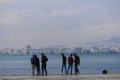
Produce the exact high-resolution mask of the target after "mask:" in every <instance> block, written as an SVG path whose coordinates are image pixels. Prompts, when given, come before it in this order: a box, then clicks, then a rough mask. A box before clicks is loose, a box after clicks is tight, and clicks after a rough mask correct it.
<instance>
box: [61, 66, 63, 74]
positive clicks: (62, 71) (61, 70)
mask: <svg viewBox="0 0 120 80" xmlns="http://www.w3.org/2000/svg"><path fill="white" fill-rule="evenodd" d="M61 73H62V74H63V64H62V67H61Z"/></svg>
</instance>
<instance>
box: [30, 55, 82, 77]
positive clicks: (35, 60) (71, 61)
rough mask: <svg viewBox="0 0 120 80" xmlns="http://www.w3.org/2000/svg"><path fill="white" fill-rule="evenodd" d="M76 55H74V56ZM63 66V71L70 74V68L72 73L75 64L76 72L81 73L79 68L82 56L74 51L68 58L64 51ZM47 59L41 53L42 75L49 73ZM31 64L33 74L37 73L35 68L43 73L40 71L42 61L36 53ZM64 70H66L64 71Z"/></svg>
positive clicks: (38, 72)
mask: <svg viewBox="0 0 120 80" xmlns="http://www.w3.org/2000/svg"><path fill="white" fill-rule="evenodd" d="M73 55H74V57H73ZM61 56H62V68H61V73H62V74H63V73H65V74H68V73H69V70H70V74H72V69H73V64H74V67H75V74H79V69H78V65H80V57H79V56H78V55H77V54H76V53H74V54H70V56H69V57H68V59H67V58H66V56H65V55H64V54H63V53H62V54H61ZM67 60H68V68H67V67H66V66H67ZM47 61H48V58H47V57H46V56H45V55H44V54H43V53H41V69H42V75H44V72H45V75H47V69H46V66H47ZM31 65H32V75H34V74H35V69H36V71H37V75H41V71H40V61H39V58H38V57H37V56H36V55H35V54H34V55H33V56H32V58H31ZM63 71H64V72H63Z"/></svg>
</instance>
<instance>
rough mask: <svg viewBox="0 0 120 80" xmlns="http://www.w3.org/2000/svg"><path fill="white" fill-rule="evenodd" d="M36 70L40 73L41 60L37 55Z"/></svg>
mask: <svg viewBox="0 0 120 80" xmlns="http://www.w3.org/2000/svg"><path fill="white" fill-rule="evenodd" d="M36 70H37V75H40V61H39V58H38V57H37V56H36Z"/></svg>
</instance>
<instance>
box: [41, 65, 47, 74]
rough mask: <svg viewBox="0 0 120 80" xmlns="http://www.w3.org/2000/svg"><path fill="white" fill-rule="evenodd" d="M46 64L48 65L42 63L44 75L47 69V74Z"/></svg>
mask: <svg viewBox="0 0 120 80" xmlns="http://www.w3.org/2000/svg"><path fill="white" fill-rule="evenodd" d="M46 66H47V64H42V75H44V71H45V74H46V75H47V69H46Z"/></svg>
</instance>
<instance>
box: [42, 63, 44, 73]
mask: <svg viewBox="0 0 120 80" xmlns="http://www.w3.org/2000/svg"><path fill="white" fill-rule="evenodd" d="M43 74H44V65H43V64H42V75H43Z"/></svg>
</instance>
